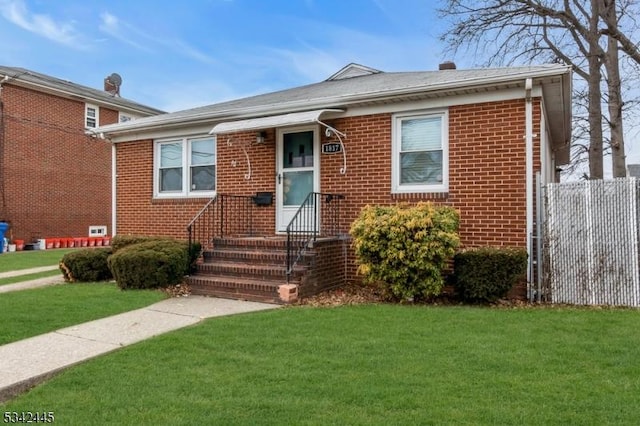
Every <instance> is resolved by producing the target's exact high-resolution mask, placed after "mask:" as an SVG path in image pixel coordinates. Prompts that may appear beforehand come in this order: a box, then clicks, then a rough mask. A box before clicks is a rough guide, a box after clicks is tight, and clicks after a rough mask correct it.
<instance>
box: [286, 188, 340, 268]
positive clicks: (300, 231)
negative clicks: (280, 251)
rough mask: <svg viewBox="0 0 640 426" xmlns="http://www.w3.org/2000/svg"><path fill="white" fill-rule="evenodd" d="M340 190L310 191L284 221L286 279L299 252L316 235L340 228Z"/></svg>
mask: <svg viewBox="0 0 640 426" xmlns="http://www.w3.org/2000/svg"><path fill="white" fill-rule="evenodd" d="M343 199H344V195H342V194H326V193H321V192H310V193H309V195H307V198H305V200H304V202H303V203H302V204H301V205H300V208H299V209H298V210H297V211H296V214H295V215H294V216H293V218H292V219H291V222H289V225H287V281H289V279H290V277H291V273H292V272H293V268H294V267H295V265H296V264H297V263H298V261H299V260H300V258H301V257H302V255H303V254H304V253H305V251H306V250H307V249H308V248H309V246H310V245H311V244H312V242H313V241H315V240H316V239H317V238H318V237H335V236H339V235H340V232H341V227H340V219H341V216H340V201H341V200H343Z"/></svg>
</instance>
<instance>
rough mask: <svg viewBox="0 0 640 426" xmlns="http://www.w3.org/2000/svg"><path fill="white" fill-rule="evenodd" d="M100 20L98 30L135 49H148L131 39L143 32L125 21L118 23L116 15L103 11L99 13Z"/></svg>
mask: <svg viewBox="0 0 640 426" xmlns="http://www.w3.org/2000/svg"><path fill="white" fill-rule="evenodd" d="M100 20H101V23H100V25H99V27H98V28H100V31H102V32H103V33H105V34H108V35H110V36H111V37H113V38H115V39H116V40H119V41H121V42H123V43H125V44H128V45H130V46H133V47H135V48H136V49H140V50H146V51H149V49H148V48H147V47H145V46H143V45H141V44H140V43H137V42H135V41H134V40H133V38H134V36H143V34H141V33H140V32H139V31H137V30H135V29H134V28H133V27H131V26H130V25H128V24H127V23H124V24H123V25H120V20H119V19H118V17H117V16H115V15H112V14H111V13H109V12H103V13H101V14H100Z"/></svg>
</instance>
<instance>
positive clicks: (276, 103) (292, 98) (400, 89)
mask: <svg viewBox="0 0 640 426" xmlns="http://www.w3.org/2000/svg"><path fill="white" fill-rule="evenodd" d="M568 73H569V68H568V67H567V66H563V65H555V64H551V65H539V66H527V67H510V68H484V69H467V70H443V71H417V72H379V73H375V74H371V75H364V76H358V77H353V78H345V79H339V80H325V81H322V82H320V83H315V84H309V85H306V86H300V87H295V88H292V89H286V90H281V91H277V92H272V93H266V94H262V95H257V96H251V97H247V98H242V99H236V100H232V101H227V102H221V103H217V104H213V105H207V106H203V107H198V108H193V109H187V110H183V111H177V112H173V113H167V114H162V115H158V116H153V117H146V118H143V119H139V120H136V121H131V122H128V123H122V124H117V125H109V126H104V127H101V128H100V131H103V132H104V133H105V134H106V133H111V132H115V133H119V132H127V131H128V130H134V129H136V130H137V129H140V130H143V131H144V130H145V129H151V128H158V127H163V126H166V125H176V124H183V123H187V122H190V123H202V122H212V121H221V120H228V119H238V118H247V117H260V116H267V115H273V114H279V113H284V112H296V111H305V110H311V109H317V108H345V107H347V106H353V105H365V104H367V103H373V102H376V101H377V102H380V101H383V100H384V99H385V98H390V97H392V96H393V97H397V96H400V95H403V94H405V95H407V96H411V95H415V94H419V93H428V92H438V91H447V90H460V89H464V88H473V87H474V86H476V87H479V86H483V85H488V84H507V83H509V82H513V81H516V80H517V81H520V80H522V83H524V80H525V79H526V78H529V77H531V78H541V77H549V76H558V75H563V74H568Z"/></svg>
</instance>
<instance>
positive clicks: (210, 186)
mask: <svg viewBox="0 0 640 426" xmlns="http://www.w3.org/2000/svg"><path fill="white" fill-rule="evenodd" d="M154 172H155V173H154V175H155V184H154V192H155V195H156V196H157V197H183V196H184V197H187V196H194V197H196V196H197V197H201V196H211V195H213V194H214V193H215V189H216V141H215V138H214V137H207V138H191V139H187V138H183V139H172V140H164V141H156V144H155V167H154Z"/></svg>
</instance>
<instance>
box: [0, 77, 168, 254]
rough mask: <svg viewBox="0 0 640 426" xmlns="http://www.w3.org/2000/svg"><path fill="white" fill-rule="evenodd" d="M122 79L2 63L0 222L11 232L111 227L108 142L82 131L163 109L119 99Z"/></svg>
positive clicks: (46, 233)
mask: <svg viewBox="0 0 640 426" xmlns="http://www.w3.org/2000/svg"><path fill="white" fill-rule="evenodd" d="M121 82H122V80H121V79H120V77H119V76H118V75H117V74H112V75H111V76H109V77H108V78H106V79H105V80H104V83H105V90H104V91H103V90H97V89H92V88H89V87H85V86H81V85H78V84H74V83H71V82H69V81H65V80H60V79H57V78H54V77H51V76H47V75H44V74H40V73H37V72H34V71H30V70H26V69H23V68H14V67H5V66H0V155H1V156H2V157H1V160H0V219H1V220H6V221H8V222H10V224H11V228H10V231H9V234H8V235H9V236H10V237H12V238H13V239H16V240H23V241H25V242H26V243H29V242H31V241H32V240H34V239H37V238H47V237H86V236H88V232H89V226H107V228H108V231H109V232H110V231H111V211H112V208H111V188H112V184H111V180H112V173H111V159H112V147H111V145H110V144H108V143H105V142H104V141H103V140H101V139H97V138H95V137H92V136H90V135H88V134H87V133H86V131H87V129H94V128H96V127H98V126H100V125H107V124H112V123H119V122H124V121H126V120H132V119H138V118H140V117H147V116H149V115H155V114H160V113H162V112H163V111H160V110H157V109H155V108H150V107H147V106H144V105H141V104H138V103H136V102H133V101H130V100H127V99H124V98H121V97H120V96H119V84H120V83H121ZM114 83H115V84H114Z"/></svg>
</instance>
